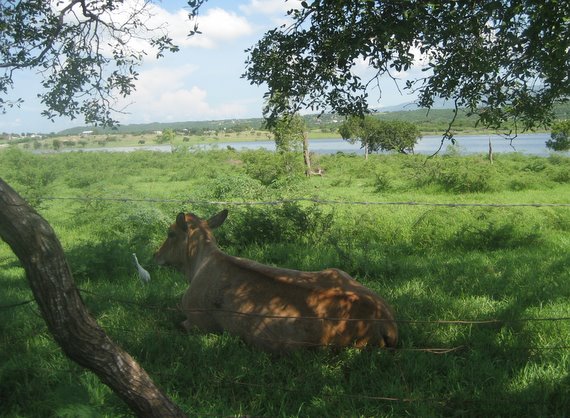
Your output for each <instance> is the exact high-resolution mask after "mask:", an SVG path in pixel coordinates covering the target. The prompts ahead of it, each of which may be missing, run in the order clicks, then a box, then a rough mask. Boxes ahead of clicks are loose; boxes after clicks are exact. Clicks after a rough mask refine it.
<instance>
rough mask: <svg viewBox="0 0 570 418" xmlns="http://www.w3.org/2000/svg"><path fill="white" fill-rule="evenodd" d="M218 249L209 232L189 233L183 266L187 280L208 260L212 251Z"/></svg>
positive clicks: (190, 279)
mask: <svg viewBox="0 0 570 418" xmlns="http://www.w3.org/2000/svg"><path fill="white" fill-rule="evenodd" d="M218 251H219V249H218V246H217V245H216V241H215V240H214V237H213V236H212V234H211V233H210V234H203V233H199V231H195V232H192V233H190V235H189V237H188V262H187V263H186V266H185V275H186V277H187V278H188V281H189V282H191V281H192V279H193V278H194V277H195V276H196V275H197V274H198V272H199V271H200V269H201V268H202V267H203V266H204V265H205V264H206V263H207V262H208V260H209V259H210V256H211V255H212V253H214V252H218Z"/></svg>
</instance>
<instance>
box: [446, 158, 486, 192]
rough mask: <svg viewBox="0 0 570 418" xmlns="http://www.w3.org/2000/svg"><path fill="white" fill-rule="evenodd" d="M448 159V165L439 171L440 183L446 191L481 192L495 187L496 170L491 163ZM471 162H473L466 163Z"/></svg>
mask: <svg viewBox="0 0 570 418" xmlns="http://www.w3.org/2000/svg"><path fill="white" fill-rule="evenodd" d="M459 161H460V160H455V161H453V162H452V161H447V164H446V167H445V168H443V170H442V171H441V172H440V173H439V176H438V179H437V181H438V183H439V185H441V186H442V187H443V188H444V190H445V191H448V192H454V193H481V192H489V191H492V190H494V189H495V186H494V184H493V176H494V175H495V170H494V168H493V167H492V166H490V165H488V164H487V165H484V164H482V163H477V162H473V161H470V160H465V161H463V160H461V162H459ZM469 162H471V164H466V163H469Z"/></svg>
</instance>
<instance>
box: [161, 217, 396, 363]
mask: <svg viewBox="0 0 570 418" xmlns="http://www.w3.org/2000/svg"><path fill="white" fill-rule="evenodd" d="M227 215H228V211H227V210H224V211H222V212H220V213H218V214H217V215H215V216H213V217H212V218H211V219H209V220H207V221H206V220H202V219H200V218H198V217H197V216H196V215H194V214H191V213H188V214H184V213H180V214H178V216H177V218H176V223H174V224H173V225H172V226H171V227H170V229H169V231H168V238H167V239H166V241H165V242H164V244H162V246H161V247H160V249H159V250H158V251H157V252H156V254H155V255H154V259H155V261H156V262H157V263H158V264H160V265H171V266H174V267H175V268H177V269H178V270H179V271H180V272H182V273H183V274H185V275H186V277H187V279H188V282H189V286H188V289H187V290H186V293H185V294H184V296H183V298H182V305H181V308H182V310H183V311H184V313H185V315H186V317H187V319H186V320H185V321H184V322H183V323H182V325H183V326H184V328H185V329H186V330H190V329H192V328H194V327H197V328H199V329H200V330H203V331H206V332H222V331H227V332H229V333H230V334H233V335H238V336H240V337H241V338H242V339H243V340H245V341H246V342H248V343H250V344H253V345H256V346H258V347H261V348H263V349H265V350H269V351H272V352H286V351H290V350H292V349H295V348H299V347H311V346H333V347H344V346H356V347H364V346H367V345H368V346H376V347H394V346H395V345H396V343H397V341H398V329H397V326H396V323H395V322H394V314H393V312H392V309H391V308H390V307H389V306H388V304H387V303H386V302H385V301H384V300H383V299H382V298H380V297H379V296H378V295H376V294H375V293H374V292H372V291H371V290H369V289H367V288H366V287H364V286H362V285H361V284H359V283H358V282H356V281H355V280H354V279H352V278H351V277H350V276H349V275H348V274H347V273H345V272H344V271H341V270H337V269H327V270H323V271H318V272H304V271H297V270H290V269H284V268H276V267H270V266H266V265H263V264H259V263H256V262H255V261H251V260H247V259H243V258H238V257H233V256H231V255H228V254H225V253H223V252H222V251H221V250H220V249H219V248H218V247H217V245H216V241H215V239H214V235H213V234H212V229H214V228H216V227H218V226H220V225H221V224H222V223H223V222H224V221H225V220H226V217H227Z"/></svg>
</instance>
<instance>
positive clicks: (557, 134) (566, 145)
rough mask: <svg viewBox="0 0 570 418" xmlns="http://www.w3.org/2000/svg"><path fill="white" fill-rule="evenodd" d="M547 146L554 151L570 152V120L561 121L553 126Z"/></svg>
mask: <svg viewBox="0 0 570 418" xmlns="http://www.w3.org/2000/svg"><path fill="white" fill-rule="evenodd" d="M546 146H547V147H548V148H550V149H551V150H553V151H568V150H570V120H564V121H560V122H558V123H556V124H554V125H553V126H552V132H551V134H550V139H549V140H548V141H546Z"/></svg>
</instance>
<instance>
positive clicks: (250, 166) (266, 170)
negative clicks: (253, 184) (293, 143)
mask: <svg viewBox="0 0 570 418" xmlns="http://www.w3.org/2000/svg"><path fill="white" fill-rule="evenodd" d="M242 158H243V162H244V166H245V167H244V168H245V171H246V173H247V174H248V175H249V176H250V177H252V178H254V179H256V180H259V181H260V182H261V183H262V184H263V185H265V186H279V185H280V184H282V183H283V182H284V183H286V184H289V185H292V184H293V185H294V184H295V183H296V182H297V181H299V180H301V178H302V175H301V173H303V168H304V166H303V161H302V157H301V156H300V155H299V154H298V153H292V152H282V153H278V154H277V155H274V154H272V153H270V152H267V151H263V150H261V151H246V152H244V153H242Z"/></svg>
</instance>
